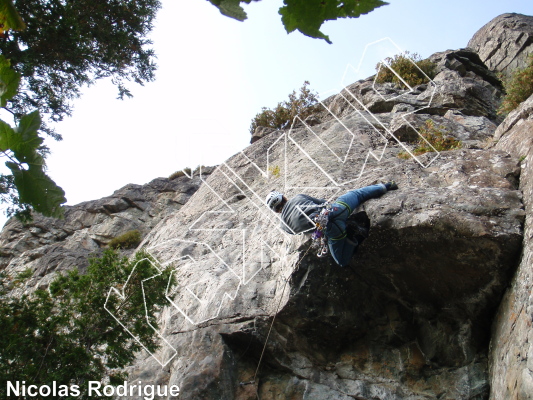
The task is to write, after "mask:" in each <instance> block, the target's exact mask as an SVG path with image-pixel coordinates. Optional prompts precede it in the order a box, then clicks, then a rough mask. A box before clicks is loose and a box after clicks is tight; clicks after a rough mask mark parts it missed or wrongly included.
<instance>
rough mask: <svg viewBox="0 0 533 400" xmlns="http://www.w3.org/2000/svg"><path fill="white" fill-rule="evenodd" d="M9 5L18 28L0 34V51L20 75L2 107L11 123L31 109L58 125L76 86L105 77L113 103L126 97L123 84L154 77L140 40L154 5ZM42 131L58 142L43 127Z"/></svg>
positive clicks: (44, 0) (144, 0) (140, 0)
mask: <svg viewBox="0 0 533 400" xmlns="http://www.w3.org/2000/svg"><path fill="white" fill-rule="evenodd" d="M4 1H5V0H4ZM7 2H9V0H8V1H7ZM14 4H15V7H16V9H17V11H18V12H19V14H20V17H21V18H22V20H23V21H24V23H25V25H26V29H24V30H20V31H9V32H8V33H6V34H4V35H3V36H4V37H1V38H0V52H1V54H2V55H3V56H4V57H5V58H6V59H8V60H10V61H11V65H12V67H13V68H14V69H15V70H16V71H17V72H19V73H20V74H21V75H22V82H21V89H22V90H21V91H20V92H19V93H18V94H17V95H16V96H15V97H14V98H13V99H12V100H11V104H10V106H9V110H10V111H11V112H12V113H13V114H14V115H15V116H16V117H17V118H20V117H21V116H22V115H24V114H27V113H28V112H29V111H30V110H34V109H36V108H37V109H39V110H40V111H41V113H42V114H43V115H46V116H48V117H49V118H50V119H51V120H52V121H61V120H62V119H63V118H64V117H65V116H69V115H70V114H71V112H72V104H71V102H72V100H73V99H74V98H77V97H79V96H80V88H81V87H82V86H83V85H90V84H92V83H94V82H95V81H96V80H97V79H100V78H106V77H108V78H111V79H112V82H113V83H114V84H115V85H116V86H117V87H118V94H119V97H120V98H123V97H124V96H131V93H130V91H129V90H128V88H127V87H126V82H127V81H134V82H136V83H138V84H143V83H144V82H148V81H152V80H153V79H154V72H155V69H156V65H155V62H154V58H155V55H154V51H153V50H152V49H151V48H150V45H151V41H150V40H148V39H147V35H148V33H149V32H150V31H151V29H152V27H153V19H154V17H155V14H156V12H157V10H158V9H159V8H160V1H159V0H108V1H95V0H76V1H69V0H15V2H14ZM1 15H2V14H1V11H0V18H1ZM43 129H44V131H45V132H47V133H49V134H52V135H53V136H55V137H56V138H60V137H59V136H58V135H57V134H55V133H54V132H53V130H52V129H51V128H50V127H47V126H45V127H43Z"/></svg>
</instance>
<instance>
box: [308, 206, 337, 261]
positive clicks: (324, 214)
mask: <svg viewBox="0 0 533 400" xmlns="http://www.w3.org/2000/svg"><path fill="white" fill-rule="evenodd" d="M332 211H333V208H332V207H331V204H329V203H326V204H325V205H324V208H322V211H320V213H319V214H317V215H316V217H315V218H314V222H315V226H316V230H315V231H314V232H313V236H312V239H313V243H312V246H313V247H314V248H316V249H318V250H317V254H316V255H317V257H320V258H322V257H325V256H327V255H328V252H329V250H328V237H327V236H326V227H327V226H328V221H329V214H330V213H331V212H332Z"/></svg>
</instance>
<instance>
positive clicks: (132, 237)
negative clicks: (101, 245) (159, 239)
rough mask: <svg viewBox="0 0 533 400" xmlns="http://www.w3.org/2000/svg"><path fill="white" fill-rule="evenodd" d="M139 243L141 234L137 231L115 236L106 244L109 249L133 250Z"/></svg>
mask: <svg viewBox="0 0 533 400" xmlns="http://www.w3.org/2000/svg"><path fill="white" fill-rule="evenodd" d="M139 243H141V232H139V231H138V230H137V229H135V230H133V231H128V232H126V233H124V234H122V235H120V236H117V237H116V238H114V239H111V241H110V242H109V243H108V247H109V248H110V249H134V248H135V247H137V246H138V245H139Z"/></svg>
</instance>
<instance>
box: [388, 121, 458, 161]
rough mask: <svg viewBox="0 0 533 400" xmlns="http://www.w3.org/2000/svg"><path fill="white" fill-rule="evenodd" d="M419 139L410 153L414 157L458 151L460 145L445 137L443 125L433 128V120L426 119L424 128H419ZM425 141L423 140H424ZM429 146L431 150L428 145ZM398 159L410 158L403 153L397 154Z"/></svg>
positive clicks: (452, 138) (453, 139)
mask: <svg viewBox="0 0 533 400" xmlns="http://www.w3.org/2000/svg"><path fill="white" fill-rule="evenodd" d="M419 132H420V135H421V136H422V138H420V139H419V140H418V142H417V146H416V147H415V149H414V150H413V151H412V153H413V154H414V155H415V156H418V155H420V154H424V153H429V152H432V151H447V150H455V149H460V148H461V146H462V144H461V142H460V141H459V140H457V139H455V138H454V137H452V136H446V135H445V132H446V127H445V126H443V125H439V126H435V122H433V120H431V119H428V120H426V122H425V123H424V126H422V127H421V128H419ZM424 139H425V140H424ZM428 142H429V144H431V146H433V148H432V147H431V146H430V145H429V144H428ZM398 157H400V158H404V159H408V158H410V157H411V156H410V155H409V153H406V152H404V151H402V152H400V153H398Z"/></svg>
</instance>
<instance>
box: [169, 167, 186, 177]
mask: <svg viewBox="0 0 533 400" xmlns="http://www.w3.org/2000/svg"><path fill="white" fill-rule="evenodd" d="M185 172H186V173H187V174H188V175H190V174H191V169H190V168H183V169H180V170H179V171H176V172H174V173H172V174H170V176H169V177H168V179H170V180H172V179H176V178H181V177H182V176H185Z"/></svg>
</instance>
